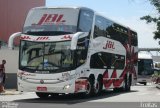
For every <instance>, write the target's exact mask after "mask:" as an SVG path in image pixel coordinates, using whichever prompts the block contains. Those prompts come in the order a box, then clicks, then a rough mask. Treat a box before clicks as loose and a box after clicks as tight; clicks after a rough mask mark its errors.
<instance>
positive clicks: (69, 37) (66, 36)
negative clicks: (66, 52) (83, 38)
mask: <svg viewBox="0 0 160 108" xmlns="http://www.w3.org/2000/svg"><path fill="white" fill-rule="evenodd" d="M61 39H70V40H71V39H72V37H71V36H70V35H65V36H64V37H63V38H61Z"/></svg>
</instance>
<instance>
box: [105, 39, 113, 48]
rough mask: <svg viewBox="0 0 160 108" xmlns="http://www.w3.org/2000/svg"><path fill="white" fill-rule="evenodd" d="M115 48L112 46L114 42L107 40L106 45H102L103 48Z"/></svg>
mask: <svg viewBox="0 0 160 108" xmlns="http://www.w3.org/2000/svg"><path fill="white" fill-rule="evenodd" d="M108 48H109V49H115V47H114V42H112V41H107V43H106V46H104V47H103V49H108Z"/></svg>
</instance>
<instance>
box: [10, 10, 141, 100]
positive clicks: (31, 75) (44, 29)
mask: <svg viewBox="0 0 160 108" xmlns="http://www.w3.org/2000/svg"><path fill="white" fill-rule="evenodd" d="M13 37H14V36H13ZM13 37H12V38H13ZM137 52H138V47H137V33H136V32H135V31H133V30H131V29H129V28H128V27H125V26H123V25H121V24H118V23H116V22H113V21H112V20H110V19H108V18H106V17H104V16H102V15H100V14H98V13H96V12H95V11H93V10H92V9H89V8H85V7H52V8H49V7H38V8H33V9H31V10H30V11H29V13H28V16H27V18H26V21H25V23H24V27H23V31H22V33H21V35H20V47H19V70H18V73H17V75H18V90H19V91H27V92H36V94H37V96H39V97H40V98H44V97H48V96H53V95H55V94H63V93H84V94H85V95H87V96H91V95H95V94H99V93H100V92H101V91H102V90H104V89H114V90H125V91H129V90H130V87H131V85H132V84H134V83H135V82H136V79H137V61H138V58H137V57H138V56H137V54H138V53H137Z"/></svg>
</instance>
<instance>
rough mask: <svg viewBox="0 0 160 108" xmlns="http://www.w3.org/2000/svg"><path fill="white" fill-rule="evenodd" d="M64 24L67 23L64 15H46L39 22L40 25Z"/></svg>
mask: <svg viewBox="0 0 160 108" xmlns="http://www.w3.org/2000/svg"><path fill="white" fill-rule="evenodd" d="M63 22H66V20H63V14H60V15H59V14H44V15H43V16H42V18H41V19H40V20H39V22H38V25H42V24H49V23H63Z"/></svg>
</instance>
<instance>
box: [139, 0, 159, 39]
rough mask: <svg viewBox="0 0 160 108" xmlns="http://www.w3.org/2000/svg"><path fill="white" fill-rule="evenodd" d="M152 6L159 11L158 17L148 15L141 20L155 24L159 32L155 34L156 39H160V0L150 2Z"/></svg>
mask: <svg viewBox="0 0 160 108" xmlns="http://www.w3.org/2000/svg"><path fill="white" fill-rule="evenodd" d="M149 1H150V3H151V5H153V6H154V7H155V9H156V10H157V12H158V13H157V16H156V17H152V16H150V15H146V16H143V17H141V18H140V19H141V20H146V22H147V23H151V22H153V23H155V24H156V25H157V30H156V31H155V32H154V39H160V0H149Z"/></svg>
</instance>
